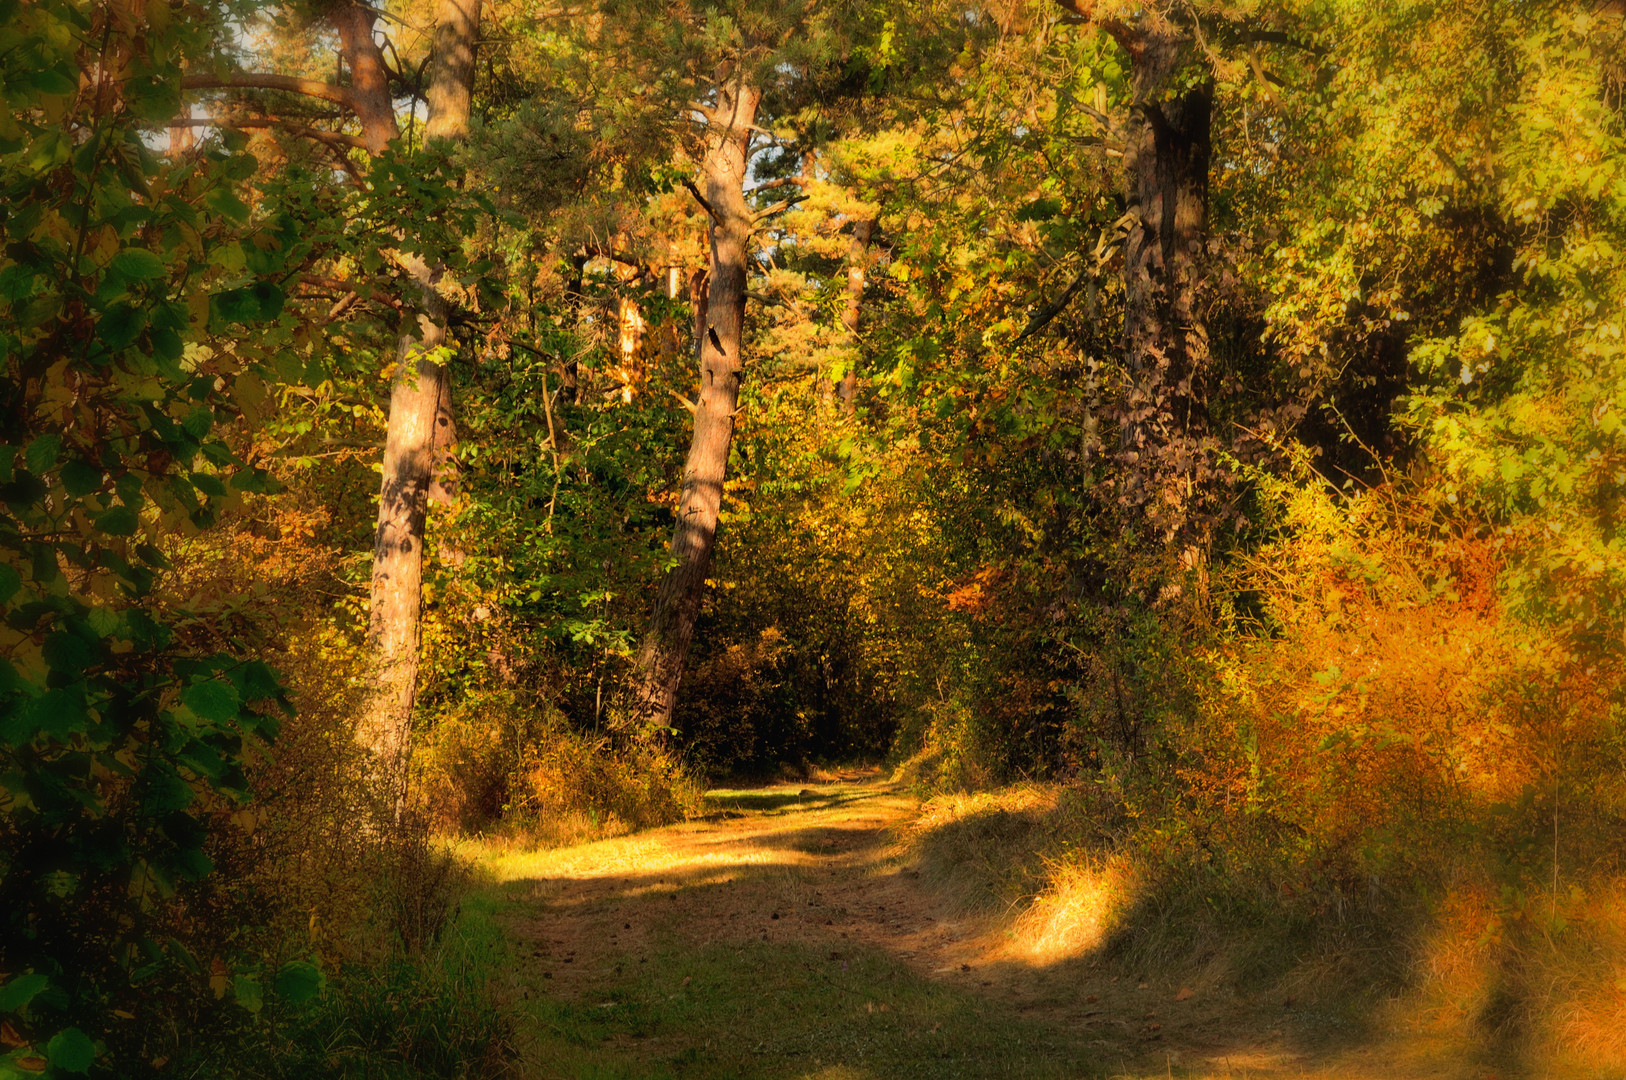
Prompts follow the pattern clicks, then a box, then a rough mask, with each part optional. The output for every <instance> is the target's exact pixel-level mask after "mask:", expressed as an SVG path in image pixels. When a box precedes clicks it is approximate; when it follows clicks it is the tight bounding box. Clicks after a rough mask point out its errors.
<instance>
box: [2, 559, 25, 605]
mask: <svg viewBox="0 0 1626 1080" xmlns="http://www.w3.org/2000/svg"><path fill="white" fill-rule="evenodd" d="M22 587H23V577H22V575H21V574H19V573H17V570H16V568H15V567H13V566H12V565H11V564H10V563H0V604H3V603H5V602H6V601H7V600H10V599H11V598H12V597H13V596H16V595H17V590H18V589H20V588H22Z"/></svg>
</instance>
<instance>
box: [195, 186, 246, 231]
mask: <svg viewBox="0 0 1626 1080" xmlns="http://www.w3.org/2000/svg"><path fill="white" fill-rule="evenodd" d="M203 201H204V203H206V204H207V205H208V207H209V209H211V210H213V211H214V212H215V213H217V214H219V215H220V216H221V217H223V218H226V219H227V220H228V221H232V222H236V223H237V224H239V225H241V224H242V223H243V222H245V221H247V220H248V204H247V203H245V202H243V200H242V199H239V198H238V197H237V195H236V194H235V193H234V192H233V191H232V190H231V189H230V188H225V187H217V188H215V189H213V190H212V191H210V192H209V193H208V194H207V195H205V196H204V197H203Z"/></svg>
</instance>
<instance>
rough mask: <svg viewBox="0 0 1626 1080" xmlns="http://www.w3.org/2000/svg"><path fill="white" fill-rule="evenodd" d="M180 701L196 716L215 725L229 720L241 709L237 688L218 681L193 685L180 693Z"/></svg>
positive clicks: (212, 680) (213, 680)
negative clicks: (211, 721)
mask: <svg viewBox="0 0 1626 1080" xmlns="http://www.w3.org/2000/svg"><path fill="white" fill-rule="evenodd" d="M181 700H182V701H183V702H185V703H186V707H187V708H189V709H191V710H192V711H193V712H194V713H196V714H197V715H198V716H200V717H202V718H203V719H205V720H213V721H215V722H216V723H224V722H226V721H228V720H231V719H232V718H234V717H235V716H236V715H237V710H238V709H239V708H241V707H242V702H241V700H240V699H239V698H238V696H237V688H236V687H234V686H232V685H231V684H230V683H225V682H221V681H219V680H218V679H210V680H208V681H207V682H196V683H193V684H192V685H191V686H188V687H187V688H186V689H185V690H184V691H182V692H181Z"/></svg>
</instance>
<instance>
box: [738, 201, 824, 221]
mask: <svg viewBox="0 0 1626 1080" xmlns="http://www.w3.org/2000/svg"><path fill="white" fill-rule="evenodd" d="M809 198H811V196H809V195H793V196H791V197H790V198H788V199H780V200H779V201H778V202H776V203H774V204H773V205H772V206H770V207H767V208H765V209H762V210H758V211H757V212H756V213H754V214H752V215H751V224H753V225H755V224H756V223H757V222H759V221H761V220H762V219H763V218H767V217H773V216H774V215H775V214H777V213H780V212H782V211H785V210H789V209H790V208H791V207H793V206H795V205H796V204H797V203H799V202H806V201H807V200H808V199H809Z"/></svg>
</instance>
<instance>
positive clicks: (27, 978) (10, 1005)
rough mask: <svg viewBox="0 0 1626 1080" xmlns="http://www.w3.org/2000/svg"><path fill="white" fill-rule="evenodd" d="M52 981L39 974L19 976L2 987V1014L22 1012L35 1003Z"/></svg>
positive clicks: (0, 1011)
mask: <svg viewBox="0 0 1626 1080" xmlns="http://www.w3.org/2000/svg"><path fill="white" fill-rule="evenodd" d="M50 982H51V980H49V979H47V978H46V977H45V976H44V975H40V974H38V973H37V972H32V971H31V972H29V973H28V974H26V975H18V976H17V977H16V978H14V979H12V980H11V981H10V982H8V983H6V985H5V986H4V987H0V1013H14V1012H20V1011H22V1010H23V1009H24V1008H26V1007H27V1006H28V1003H29V1002H30V1001H33V1000H34V998H35V997H37V996H38V995H39V994H40V992H41V991H43V990H44V989H45V988H46V987H47V986H49V985H50Z"/></svg>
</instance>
